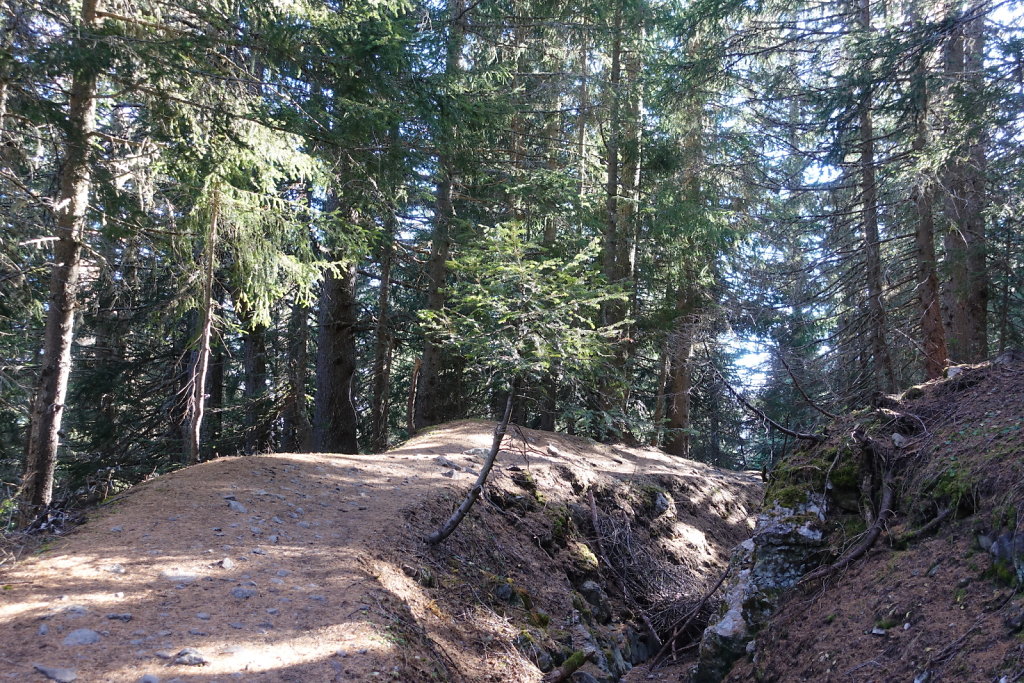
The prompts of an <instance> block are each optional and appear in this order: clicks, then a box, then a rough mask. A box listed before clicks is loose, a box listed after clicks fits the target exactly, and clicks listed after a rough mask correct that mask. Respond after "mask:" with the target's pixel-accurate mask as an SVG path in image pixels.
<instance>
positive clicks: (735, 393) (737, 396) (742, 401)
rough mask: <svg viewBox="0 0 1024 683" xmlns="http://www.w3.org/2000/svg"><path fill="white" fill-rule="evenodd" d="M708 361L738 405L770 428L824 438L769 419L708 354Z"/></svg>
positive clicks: (813, 438)
mask: <svg viewBox="0 0 1024 683" xmlns="http://www.w3.org/2000/svg"><path fill="white" fill-rule="evenodd" d="M708 363H709V364H710V365H711V369H712V370H713V371H714V373H715V375H717V376H718V379H720V380H721V381H722V384H724V385H725V388H726V389H728V390H729V393H730V394H732V395H733V398H735V399H736V400H737V401H739V402H740V405H742V406H743V407H744V408H746V409H747V410H749V411H750V412H752V413H754V415H757V416H758V417H759V418H760V419H761V421H762V422H764V423H765V424H767V425H769V426H770V427H771V428H772V429H775V430H776V431H779V432H782V433H783V434H786V435H787V436H792V437H793V438H794V439H803V440H805V441H816V442H818V443H821V442H823V441H824V440H825V437H824V436H822V435H820V434H808V433H805V432H797V431H794V430H792V429H790V428H788V427H784V426H782V425H781V424H779V423H778V422H776V421H775V420H773V419H771V418H770V417H768V416H767V415H765V413H764V411H762V410H761V409H759V408H757V407H755V406H754V405H753V404H752V403H751V402H750V401H748V400H747V399H746V397H744V396H743V394H741V393H740V392H738V391H736V390H735V389H733V388H732V385H731V384H729V382H728V381H727V380H726V379H725V377H723V376H722V373H721V372H719V371H718V367H717V366H715V364H714V363H713V362H712V361H711V358H710V356H709V357H708Z"/></svg>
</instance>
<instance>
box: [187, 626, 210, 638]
mask: <svg viewBox="0 0 1024 683" xmlns="http://www.w3.org/2000/svg"><path fill="white" fill-rule="evenodd" d="M188 633H189V635H192V636H208V635H210V634H209V633H207V632H206V631H200V630H199V629H197V628H190V629H189V630H188Z"/></svg>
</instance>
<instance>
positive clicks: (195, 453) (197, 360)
mask: <svg viewBox="0 0 1024 683" xmlns="http://www.w3.org/2000/svg"><path fill="white" fill-rule="evenodd" d="M219 210H220V205H219V197H218V195H217V194H214V199H213V206H212V207H211V210H210V231H209V233H208V234H207V236H206V245H205V247H204V249H203V266H204V267H205V269H206V273H205V277H204V278H203V292H202V299H201V301H202V305H203V309H202V311H201V314H200V319H199V329H198V334H197V335H196V344H197V345H198V347H197V348H196V350H195V351H194V352H193V354H192V362H191V363H190V365H189V373H188V376H189V396H188V404H187V407H186V415H187V417H188V464H189V465H193V464H195V463H197V462H199V457H200V454H201V446H202V434H203V417H204V416H205V414H206V381H207V375H208V373H209V367H210V343H211V339H212V336H213V307H214V301H213V288H214V280H215V279H216V278H215V274H216V271H217V265H216V263H217V239H218V235H217V230H218V220H219V215H218V212H219Z"/></svg>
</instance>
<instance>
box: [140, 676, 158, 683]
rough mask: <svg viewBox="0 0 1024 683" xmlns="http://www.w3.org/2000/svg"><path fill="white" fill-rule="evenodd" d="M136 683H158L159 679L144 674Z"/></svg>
mask: <svg viewBox="0 0 1024 683" xmlns="http://www.w3.org/2000/svg"><path fill="white" fill-rule="evenodd" d="M137 683H160V677H159V676H154V675H153V674H146V675H145V676H143V677H142V678H140V679H139V680H138V681H137Z"/></svg>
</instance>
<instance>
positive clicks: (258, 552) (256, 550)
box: [252, 548, 267, 555]
mask: <svg viewBox="0 0 1024 683" xmlns="http://www.w3.org/2000/svg"><path fill="white" fill-rule="evenodd" d="M252 554H253V555H266V554H267V551H266V550H264V549H263V548H253V549H252Z"/></svg>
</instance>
